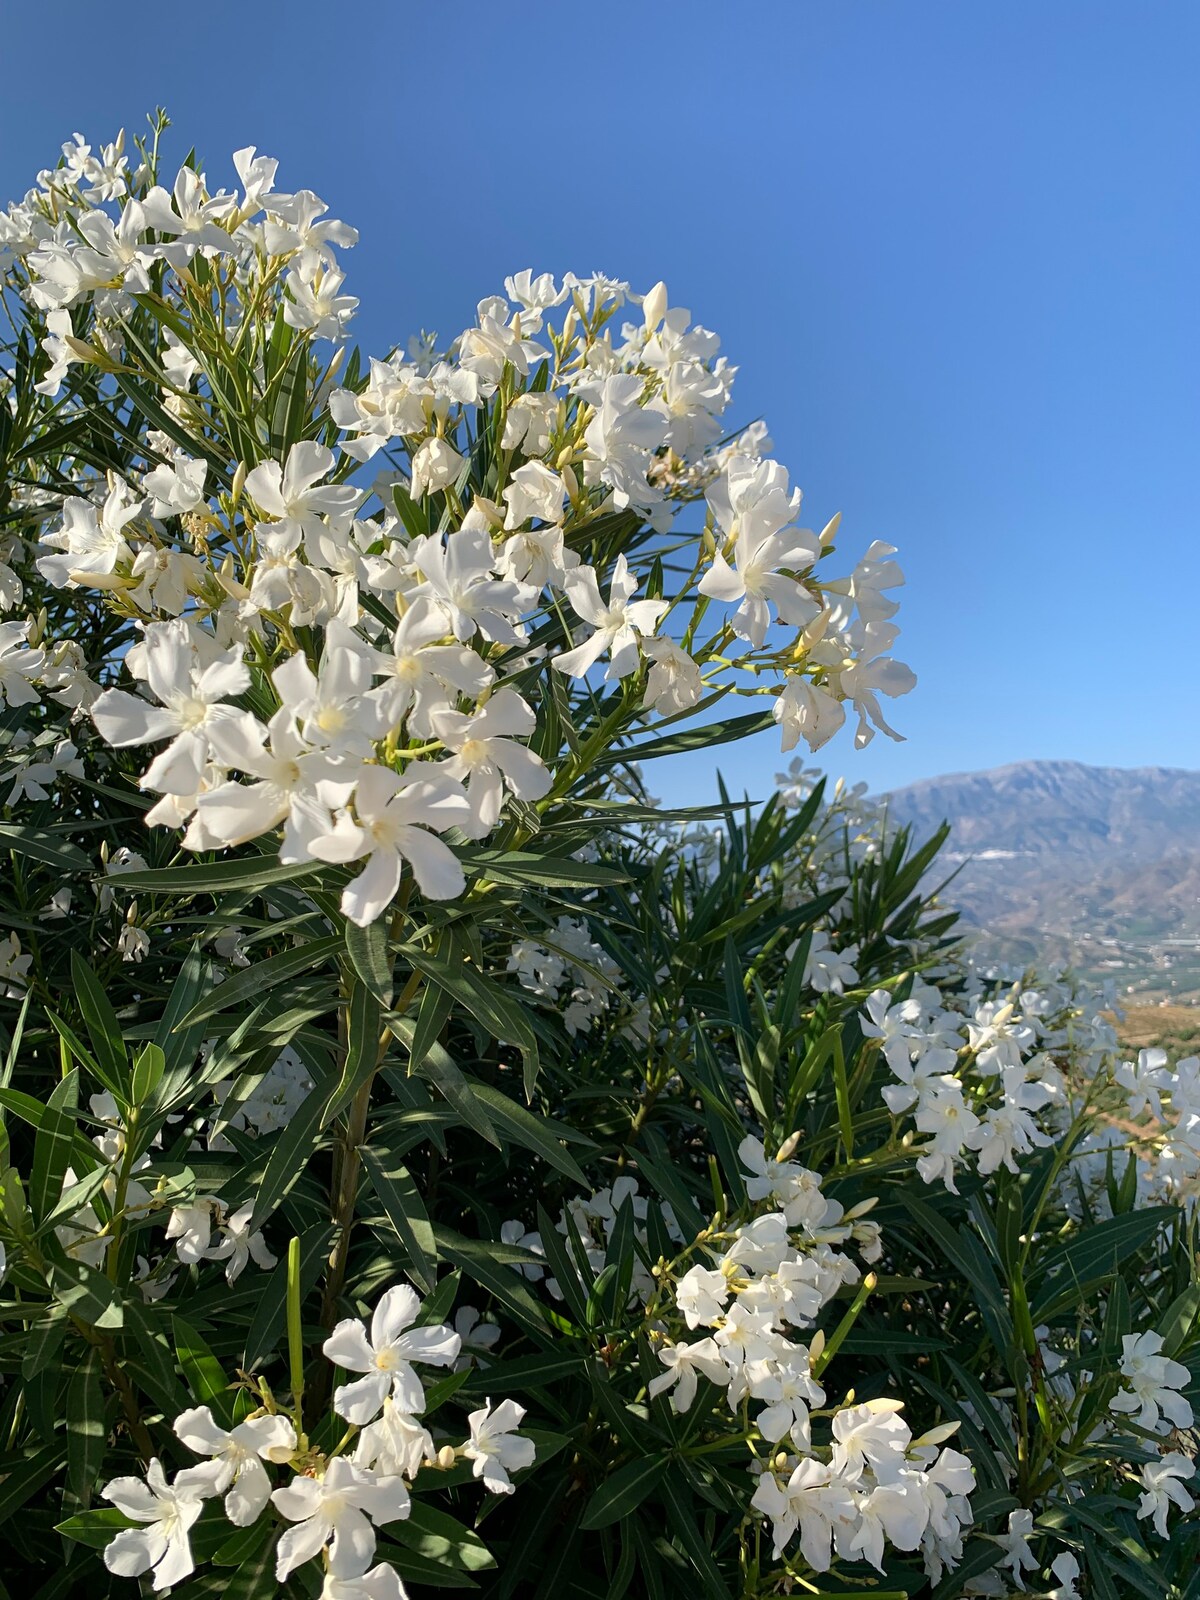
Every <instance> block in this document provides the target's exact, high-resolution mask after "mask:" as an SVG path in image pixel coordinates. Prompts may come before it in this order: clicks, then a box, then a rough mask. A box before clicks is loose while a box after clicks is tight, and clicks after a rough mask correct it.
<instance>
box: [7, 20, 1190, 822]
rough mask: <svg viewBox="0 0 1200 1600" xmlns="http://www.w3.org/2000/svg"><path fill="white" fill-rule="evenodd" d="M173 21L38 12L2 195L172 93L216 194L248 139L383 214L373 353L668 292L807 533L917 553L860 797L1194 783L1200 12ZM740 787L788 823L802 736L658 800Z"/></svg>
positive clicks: (855, 545) (179, 132) (837, 754)
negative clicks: (1069, 775) (896, 657)
mask: <svg viewBox="0 0 1200 1600" xmlns="http://www.w3.org/2000/svg"><path fill="white" fill-rule="evenodd" d="M144 15H145V17H146V20H145V21H144V22H142V21H136V20H132V18H131V20H130V21H129V23H128V24H127V25H125V24H123V25H122V26H121V27H119V28H118V27H115V26H114V25H113V21H112V17H111V15H110V14H109V13H108V12H107V11H103V10H101V9H97V8H96V7H95V5H94V4H93V3H92V0H85V3H81V0H65V3H64V0H59V3H58V4H57V5H55V6H54V7H53V8H52V10H51V11H50V12H49V13H47V12H45V11H44V10H39V9H38V8H36V7H20V8H17V9H14V10H13V12H12V14H11V15H10V16H7V17H6V19H5V28H4V37H3V40H2V41H0V68H2V69H3V80H4V83H5V95H4V100H3V103H2V105H0V197H9V196H16V195H18V194H20V193H21V192H23V190H24V189H25V188H26V187H27V186H28V184H29V182H30V181H31V180H32V176H33V174H34V173H35V172H36V170H37V169H38V168H39V167H41V166H44V165H47V164H50V163H52V161H53V160H54V159H55V156H56V153H57V149H58V145H59V144H60V143H61V142H62V140H63V139H64V138H66V137H67V136H68V135H69V134H70V133H71V132H72V131H73V130H74V129H76V128H78V129H80V130H81V131H82V132H83V133H84V134H85V135H86V136H88V137H89V138H91V139H92V140H93V141H94V142H95V141H99V140H101V139H108V138H110V137H111V136H112V134H113V133H114V132H115V130H116V129H117V128H118V127H119V126H121V125H125V126H126V127H127V128H129V130H130V131H131V132H132V131H135V130H138V129H140V127H141V126H142V125H143V119H144V115H145V113H146V111H147V110H149V109H150V108H151V107H152V106H153V105H155V104H156V103H160V102H161V103H163V104H165V105H166V106H167V108H168V110H169V111H170V113H171V115H172V117H173V118H174V121H175V128H174V130H173V132H172V135H171V137H172V138H173V139H175V140H176V141H177V142H176V144H175V146H174V153H176V154H179V155H182V153H183V152H184V150H185V149H186V147H187V145H189V144H192V143H194V144H195V145H196V146H197V148H198V149H199V150H200V152H201V153H202V154H203V156H204V158H205V164H206V168H207V171H208V174H209V177H210V180H211V181H213V182H215V183H231V182H232V180H233V174H232V171H231V169H230V168H229V166H228V153H229V152H230V151H232V150H233V149H235V148H237V147H238V146H240V145H243V144H251V143H252V144H257V145H258V146H259V148H260V149H262V150H264V151H267V152H269V153H271V154H274V155H277V156H279V157H280V158H281V159H282V168H281V172H280V184H281V186H283V187H300V186H309V187H312V188H315V189H316V190H317V191H318V193H320V194H321V195H322V196H323V197H324V198H326V199H327V200H328V201H329V202H330V204H331V206H332V208H333V210H334V213H335V214H336V215H338V216H341V217H343V218H345V220H347V221H349V222H352V223H354V224H355V225H356V226H357V227H359V229H360V230H361V232H362V242H361V244H360V245H359V246H358V248H357V250H355V251H354V252H353V253H352V254H351V255H349V256H348V257H347V258H346V262H345V265H346V266H347V268H348V273H349V279H350V281H349V282H348V284H347V288H348V289H350V290H351V291H353V292H354V293H357V294H358V295H360V296H361V298H362V301H363V309H362V313H361V315H360V319H359V328H358V332H359V337H360V340H361V341H362V343H363V344H364V346H365V347H366V348H368V349H379V348H381V347H383V346H386V345H387V344H389V343H390V342H392V341H393V340H394V339H396V338H400V337H404V336H406V335H407V334H408V333H409V332H411V331H414V330H415V329H416V328H417V327H418V326H425V327H430V328H437V329H439V330H440V331H443V332H456V331H457V330H458V329H459V328H460V327H461V326H463V325H464V323H465V322H466V321H467V320H468V319H469V317H470V314H471V310H472V308H473V306H474V304H475V302H476V300H478V299H479V298H481V297H482V296H483V295H484V294H486V293H489V292H491V291H492V290H493V289H495V288H497V287H499V286H500V284H501V282H502V279H503V277H504V275H505V274H506V273H508V272H512V271H514V270H516V269H518V268H520V267H523V266H533V267H535V268H536V269H537V270H539V271H540V270H547V269H549V270H552V271H554V272H556V273H559V272H562V271H563V270H565V269H567V268H573V269H575V270H577V271H580V272H586V271H590V270H594V269H602V270H604V271H607V272H610V273H612V274H614V275H616V276H620V277H626V278H629V279H630V280H631V281H632V282H634V283H635V285H642V286H648V285H649V284H651V283H652V282H654V281H655V280H656V279H657V278H660V277H661V278H665V279H666V281H667V284H668V286H669V288H670V290H671V296H672V300H673V301H675V302H677V303H682V304H684V305H688V306H690V307H691V309H692V311H693V313H694V315H695V316H696V317H697V318H698V319H699V320H701V321H703V322H704V323H705V324H707V325H708V326H710V327H712V328H715V329H716V330H717V331H718V332H719V333H720V334H721V335H722V338H723V340H724V347H725V351H726V353H727V354H728V355H729V357H730V358H731V359H732V360H733V361H735V362H736V363H737V364H738V365H739V367H740V369H741V371H740V376H739V380H738V401H737V408H738V411H739V416H740V417H741V418H742V419H743V420H749V419H750V418H752V417H754V416H758V415H762V416H764V417H765V418H766V419H767V421H768V423H769V425H770V428H771V432H772V435H773V437H774V439H775V444H776V454H777V455H778V456H779V458H780V459H781V460H782V461H784V462H785V463H786V464H787V465H788V467H789V469H790V470H791V472H792V475H793V478H794V480H795V481H796V482H797V483H799V484H800V485H801V487H802V488H803V489H804V493H805V502H806V512H807V516H806V518H805V520H806V521H808V522H809V523H810V524H811V525H814V526H817V527H819V526H821V525H822V524H823V523H824V522H825V521H826V520H827V518H828V517H829V515H830V514H831V513H832V512H833V511H835V510H838V509H840V510H841V511H842V512H843V513H844V521H843V525H842V526H843V535H842V550H843V551H844V552H845V554H846V555H847V557H850V556H851V555H852V554H853V553H855V552H857V551H858V550H859V549H861V548H863V547H865V545H866V544H867V543H868V542H869V541H870V540H871V539H872V538H883V539H887V540H889V541H890V542H891V543H893V544H895V545H898V546H899V547H900V551H901V560H902V562H903V564H904V567H905V569H906V571H907V573H908V577H909V584H908V588H907V590H906V591H905V592H904V595H903V598H904V601H905V604H904V608H903V611H902V613H901V617H900V619H899V620H900V621H901V622H902V623H903V626H904V632H903V635H902V638H901V641H900V645H899V646H898V650H897V653H898V654H900V655H901V656H902V657H903V658H905V659H907V660H908V661H910V662H911V664H912V665H913V667H914V668H915V670H916V671H917V673H918V676H919V678H920V682H919V685H918V688H917V690H916V691H915V692H914V693H913V694H912V695H910V696H909V697H908V698H907V699H906V700H903V701H901V702H899V703H898V704H897V705H896V706H895V707H894V710H895V713H896V714H895V718H894V721H895V723H896V725H897V726H898V727H899V728H900V729H901V731H903V732H905V733H906V734H907V735H908V738H907V742H906V743H904V744H900V745H893V744H891V743H890V742H889V741H887V740H885V739H883V738H882V737H881V738H879V739H877V740H876V742H875V743H874V744H873V745H872V746H871V747H870V748H869V749H868V750H867V751H865V752H862V753H856V752H855V751H854V750H853V748H852V746H851V744H850V741H849V737H848V735H843V736H842V737H840V738H839V739H838V740H837V741H836V742H835V743H834V744H833V745H831V746H828V747H827V748H826V750H825V751H823V752H822V759H823V764H824V765H825V766H826V768H827V769H828V770H829V771H831V772H833V773H835V774H836V773H845V774H846V775H847V776H848V777H851V778H853V779H858V778H860V777H861V778H865V779H867V780H868V781H869V782H870V783H871V785H872V786H873V787H875V788H885V787H888V786H890V785H893V784H899V783H904V782H907V781H909V780H911V779H914V778H918V777H924V776H932V775H934V774H937V773H941V772H947V771H955V770H967V769H976V768H982V767H988V766H993V765H997V764H999V763H1002V762H1006V761H1013V760H1020V759H1023V758H1026V757H1071V758H1074V759H1077V760H1083V761H1089V762H1095V763H1100V764H1111V765H1121V766H1134V765H1142V764H1162V765H1174V766H1188V767H1200V719H1198V718H1197V716H1196V686H1197V682H1198V680H1200V674H1198V671H1197V655H1198V651H1197V645H1196V638H1197V602H1198V594H1200V546H1198V540H1197V534H1198V532H1200V514H1198V513H1200V486H1198V475H1197V470H1196V466H1195V457H1196V444H1197V438H1198V428H1197V423H1198V421H1200V417H1198V411H1200V387H1198V385H1197V370H1198V362H1197V356H1198V354H1200V351H1198V348H1197V346H1198V342H1200V341H1198V339H1197V332H1198V315H1200V313H1198V310H1197V305H1198V291H1197V284H1198V282H1200V272H1198V270H1197V269H1198V266H1200V263H1198V261H1197V254H1198V250H1197V246H1198V243H1200V220H1198V214H1197V207H1196V195H1197V193H1198V192H1200V182H1198V180H1200V170H1198V169H1200V100H1198V98H1197V96H1196V92H1195V63H1196V60H1197V58H1198V52H1200V10H1198V9H1197V8H1196V7H1195V6H1194V5H1193V4H1192V3H1191V0H1158V3H1157V4H1155V5H1154V6H1150V7H1142V6H1135V5H1131V4H1128V3H1127V0H1122V3H1118V4H1113V3H1107V0H1082V3H1081V0H1055V3H1054V4H1053V5H1046V4H1045V3H1044V0H1036V3H1021V0H971V3H969V4H960V3H954V0H904V4H897V3H895V0H889V3H880V0H855V3H854V4H852V5H851V4H848V3H826V0H787V3H784V0H780V3H762V4H758V5H754V6H745V5H743V6H734V5H728V4H721V3H717V0H687V3H674V0H672V3H662V4H655V3H651V0H644V3H642V4H630V3H626V0H610V3H609V4H608V5H606V6H602V7H592V6H580V7H568V6H566V5H564V4H561V3H557V0H556V3H545V0H540V3H539V0H526V4H524V5H523V6H522V7H520V8H519V11H514V9H513V8H511V7H498V6H494V5H491V4H487V5H485V4H478V3H475V0H459V3H457V4H454V5H445V4H433V3H425V4H421V5H410V4H408V3H407V0H392V3H390V4H364V3H358V4H355V5H353V6H349V7H345V8H343V9H340V10H339V9H338V8H335V7H330V6H329V5H328V4H327V3H322V4H320V5H318V4H316V3H315V0H291V3H289V4H288V5H286V6H283V5H276V4H267V3H250V4H247V3H242V4H229V3H227V0H210V3H209V4H208V5H206V6H205V7H202V8H200V9H199V10H196V9H192V10H190V11H187V12H186V15H185V13H183V12H179V11H178V10H177V9H176V10H172V9H171V8H166V7H156V8H153V9H152V10H150V11H148V12H146V13H144ZM48 28H49V30H50V32H51V33H52V34H53V36H54V37H56V38H57V39H58V40H59V41H60V42H64V43H69V48H62V49H55V50H54V60H53V70H52V72H50V74H49V76H47V73H46V71H45V70H44V67H45V60H46V49H47V44H48V42H49V34H48V31H47V30H48ZM39 63H41V65H38V64H39ZM718 763H719V764H720V765H721V767H722V768H723V770H724V771H725V773H726V776H727V779H729V781H731V782H732V784H733V785H734V786H735V788H737V789H739V790H740V789H741V788H743V787H746V788H749V790H750V791H751V792H752V793H754V794H755V795H759V796H761V795H762V794H763V793H765V792H766V790H767V789H768V788H769V786H770V782H771V777H772V774H773V773H774V772H775V771H776V769H777V767H778V766H779V759H778V755H777V751H776V746H775V742H774V737H773V735H765V736H763V737H762V738H761V739H760V740H759V741H756V742H754V743H753V744H751V745H750V746H748V747H743V748H740V749H738V750H737V753H736V755H735V754H734V753H733V752H732V750H731V749H730V748H729V747H725V748H723V749H721V750H720V751H714V752H712V753H711V754H708V755H705V754H700V755H696V756H692V757H689V758H688V759H687V760H686V761H685V762H676V763H674V764H673V766H672V768H671V770H669V771H668V770H666V769H660V773H661V775H660V774H655V776H656V778H657V779H658V782H657V785H656V786H657V787H658V789H659V791H660V792H661V793H662V794H663V795H664V797H665V798H667V799H668V800H684V799H693V798H694V799H697V800H698V799H701V798H704V797H706V796H707V794H708V792H710V786H711V774H712V773H713V771H714V770H715V768H716V766H717V765H718Z"/></svg>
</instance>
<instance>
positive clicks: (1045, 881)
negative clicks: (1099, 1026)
mask: <svg viewBox="0 0 1200 1600" xmlns="http://www.w3.org/2000/svg"><path fill="white" fill-rule="evenodd" d="M890 807H891V811H892V815H893V816H894V817H896V818H897V819H898V820H900V821H904V822H909V823H912V824H913V826H914V827H915V828H916V830H917V832H918V834H921V835H924V834H927V833H929V832H931V831H932V830H933V829H934V828H935V827H937V825H938V824H939V823H940V822H941V821H942V820H943V819H945V820H947V821H948V822H950V824H951V827H952V833H951V837H950V842H949V844H948V846H947V849H946V852H945V854H944V856H943V858H942V859H943V861H944V862H945V863H946V864H947V865H949V866H951V867H953V868H957V877H956V878H955V881H954V885H953V889H952V890H951V897H952V898H953V899H954V900H955V901H956V902H957V903H958V904H959V905H960V906H961V907H962V910H963V915H964V920H965V922H966V923H967V925H968V926H969V927H971V928H972V929H974V930H975V939H976V943H977V947H978V950H979V953H980V954H981V956H983V957H984V958H986V959H995V960H997V961H1002V962H1005V963H1017V964H1025V963H1026V962H1030V961H1040V962H1054V963H1065V962H1069V963H1070V964H1072V965H1074V966H1076V967H1078V968H1079V969H1080V970H1082V971H1085V972H1087V973H1089V974H1092V975H1094V976H1097V977H1112V978H1114V979H1115V980H1116V982H1117V986H1118V989H1119V990H1120V991H1122V992H1125V993H1129V994H1136V995H1139V996H1144V997H1147V998H1157V997H1171V998H1200V772H1187V771H1182V770H1179V769H1176V768H1170V767H1141V768H1129V769H1125V768H1120V767H1088V766H1084V765H1082V764H1081V763H1079V762H1075V761H1024V762H1018V763H1016V764H1015V765H1013V766H1008V767H998V768H996V769H995V770H994V771H992V772H976V773H955V774H951V775H949V776H947V777H941V778H931V779H928V780H927V781H925V782H922V783H916V784H912V785H910V786H909V787H908V788H905V789H898V790H896V791H895V792H894V793H893V794H892V795H891V796H890Z"/></svg>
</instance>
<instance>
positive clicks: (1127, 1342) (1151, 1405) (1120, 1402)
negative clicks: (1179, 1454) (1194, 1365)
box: [1109, 1333, 1193, 1433]
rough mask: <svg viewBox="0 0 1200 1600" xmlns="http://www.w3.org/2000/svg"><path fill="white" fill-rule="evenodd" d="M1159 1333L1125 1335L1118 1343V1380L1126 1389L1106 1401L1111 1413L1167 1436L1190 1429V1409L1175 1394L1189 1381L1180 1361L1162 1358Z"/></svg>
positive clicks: (1189, 1376) (1182, 1399) (1179, 1396)
mask: <svg viewBox="0 0 1200 1600" xmlns="http://www.w3.org/2000/svg"><path fill="white" fill-rule="evenodd" d="M1162 1347H1163V1336H1162V1334H1161V1333H1127V1334H1126V1335H1125V1336H1124V1338H1123V1339H1122V1340H1121V1376H1122V1377H1123V1378H1124V1379H1125V1387H1124V1388H1122V1389H1119V1390H1118V1391H1117V1393H1116V1394H1115V1395H1114V1396H1113V1398H1112V1399H1111V1400H1110V1401H1109V1406H1110V1408H1111V1409H1112V1410H1113V1411H1116V1412H1118V1413H1119V1414H1121V1415H1129V1416H1132V1417H1133V1418H1134V1420H1135V1422H1136V1423H1137V1425H1138V1427H1139V1428H1145V1429H1146V1430H1147V1431H1148V1432H1150V1433H1166V1432H1167V1431H1168V1429H1169V1428H1171V1427H1175V1428H1190V1427H1191V1425H1192V1420H1193V1419H1192V1408H1191V1406H1190V1405H1189V1404H1188V1402H1187V1401H1186V1400H1185V1399H1184V1397H1183V1395H1182V1394H1180V1393H1179V1392H1178V1391H1179V1390H1180V1389H1181V1388H1182V1387H1183V1386H1184V1384H1186V1383H1189V1382H1190V1381H1191V1375H1190V1373H1189V1372H1188V1369H1187V1368H1186V1367H1185V1366H1184V1365H1183V1363H1182V1362H1180V1361H1172V1360H1171V1358H1170V1357H1169V1356H1164V1355H1163V1354H1162Z"/></svg>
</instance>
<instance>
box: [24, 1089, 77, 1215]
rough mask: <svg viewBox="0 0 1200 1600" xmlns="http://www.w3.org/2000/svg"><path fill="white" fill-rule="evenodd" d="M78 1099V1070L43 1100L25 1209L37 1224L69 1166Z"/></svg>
mask: <svg viewBox="0 0 1200 1600" xmlns="http://www.w3.org/2000/svg"><path fill="white" fill-rule="evenodd" d="M78 1100H79V1068H78V1067H75V1068H73V1069H72V1070H71V1071H70V1072H69V1073H68V1074H67V1076H66V1077H65V1078H62V1079H61V1080H60V1081H59V1082H58V1083H56V1084H55V1086H54V1088H53V1090H52V1091H51V1093H50V1097H49V1099H48V1100H47V1101H46V1113H45V1115H44V1116H43V1118H42V1124H41V1127H40V1128H39V1129H38V1133H37V1139H36V1140H35V1141H34V1146H33V1168H32V1171H31V1173H30V1177H29V1206H30V1210H31V1211H32V1212H33V1217H34V1221H35V1222H37V1223H39V1224H40V1223H41V1222H43V1221H44V1220H45V1218H46V1217H47V1216H48V1215H49V1213H50V1212H51V1211H52V1210H53V1209H54V1207H55V1206H56V1205H57V1204H58V1201H59V1198H60V1197H61V1195H62V1187H63V1178H64V1176H65V1175H66V1171H67V1168H68V1167H69V1166H70V1164H71V1148H72V1146H73V1144H74V1142H75V1132H76V1125H75V1107H76V1105H77V1103H78Z"/></svg>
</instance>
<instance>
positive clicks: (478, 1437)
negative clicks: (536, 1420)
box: [462, 1400, 534, 1494]
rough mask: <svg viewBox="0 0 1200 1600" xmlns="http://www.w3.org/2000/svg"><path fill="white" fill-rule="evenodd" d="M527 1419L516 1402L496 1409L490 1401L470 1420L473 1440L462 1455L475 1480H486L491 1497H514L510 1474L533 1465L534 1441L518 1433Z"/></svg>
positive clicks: (468, 1424)
mask: <svg viewBox="0 0 1200 1600" xmlns="http://www.w3.org/2000/svg"><path fill="white" fill-rule="evenodd" d="M524 1415H525V1408H524V1406H519V1405H518V1404H517V1402H516V1401H515V1400H502V1401H501V1402H500V1404H499V1405H498V1406H495V1407H493V1406H492V1402H491V1401H490V1400H489V1401H488V1402H487V1403H486V1404H485V1405H484V1406H483V1407H482V1408H481V1409H480V1410H478V1411H472V1412H471V1414H470V1415H469V1416H468V1418H467V1426H468V1427H469V1428H470V1430H471V1437H470V1439H469V1440H468V1441H467V1443H466V1444H465V1445H463V1447H462V1453H463V1455H464V1456H465V1457H466V1458H467V1460H468V1461H470V1462H472V1463H473V1470H474V1474H475V1476H476V1477H477V1478H482V1479H483V1483H484V1487H485V1488H486V1489H489V1490H490V1491H491V1492H492V1494H511V1493H512V1491H513V1482H512V1479H511V1478H510V1477H509V1473H510V1472H521V1471H522V1470H523V1469H524V1468H525V1467H531V1466H532V1465H533V1461H534V1443H533V1440H532V1439H523V1438H521V1437H519V1436H518V1435H517V1434H516V1431H515V1430H516V1429H517V1428H519V1427H520V1425H521V1420H522V1418H523V1417H524Z"/></svg>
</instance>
